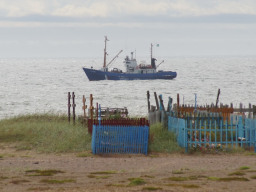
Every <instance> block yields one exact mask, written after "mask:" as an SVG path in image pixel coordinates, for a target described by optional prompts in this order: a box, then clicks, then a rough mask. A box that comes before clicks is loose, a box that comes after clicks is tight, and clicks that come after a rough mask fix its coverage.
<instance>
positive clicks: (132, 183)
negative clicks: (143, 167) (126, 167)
mask: <svg viewBox="0 0 256 192" xmlns="http://www.w3.org/2000/svg"><path fill="white" fill-rule="evenodd" d="M129 181H130V183H129V184H128V186H130V187H131V186H137V185H143V184H145V183H146V182H145V181H144V179H142V178H129Z"/></svg>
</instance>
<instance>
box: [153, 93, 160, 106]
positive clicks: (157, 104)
mask: <svg viewBox="0 0 256 192" xmlns="http://www.w3.org/2000/svg"><path fill="white" fill-rule="evenodd" d="M154 95H155V100H156V108H157V110H159V103H158V98H157V94H156V92H154Z"/></svg>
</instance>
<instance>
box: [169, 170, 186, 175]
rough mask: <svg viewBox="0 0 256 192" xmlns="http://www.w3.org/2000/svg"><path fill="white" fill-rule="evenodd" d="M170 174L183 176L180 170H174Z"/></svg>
mask: <svg viewBox="0 0 256 192" xmlns="http://www.w3.org/2000/svg"><path fill="white" fill-rule="evenodd" d="M172 174H184V171H182V170H175V171H172Z"/></svg>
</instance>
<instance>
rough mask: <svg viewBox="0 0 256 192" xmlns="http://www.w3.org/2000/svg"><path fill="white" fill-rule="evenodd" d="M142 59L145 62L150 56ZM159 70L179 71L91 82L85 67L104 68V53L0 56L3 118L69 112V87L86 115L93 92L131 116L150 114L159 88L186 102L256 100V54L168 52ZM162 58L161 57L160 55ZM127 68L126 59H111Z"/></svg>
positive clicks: (102, 102)
mask: <svg viewBox="0 0 256 192" xmlns="http://www.w3.org/2000/svg"><path fill="white" fill-rule="evenodd" d="M137 60H138V61H142V62H144V60H146V59H145V58H142V59H139V58H137ZM164 60H165V62H164V63H163V64H161V65H160V66H159V69H160V70H170V71H176V72H177V78H176V79H173V80H134V81H125V80H122V81H111V80H104V81H89V80H88V78H87V77H86V75H85V73H84V72H83V70H82V67H93V68H95V69H100V68H101V66H102V63H103V61H102V58H8V59H4V58H0V82H1V84H0V119H4V118H11V117H15V116H20V115H25V114H34V113H56V114H67V111H68V92H74V93H75V103H76V114H77V115H81V114H83V110H82V98H83V95H84V96H85V98H86V104H87V105H88V106H89V105H90V101H89V96H90V94H93V98H94V99H93V103H94V105H96V103H98V104H100V105H101V106H102V107H111V108H112V107H113V108H123V107H126V108H127V109H128V112H129V115H130V116H131V117H141V116H146V115H147V91H149V92H150V104H151V105H156V104H155V99H154V92H156V93H157V94H158V95H159V94H162V96H163V101H164V105H167V102H168V98H169V97H171V98H172V99H173V102H174V103H176V102H177V94H179V96H180V103H181V104H190V105H194V104H195V102H197V104H198V105H206V104H211V103H216V98H217V92H218V89H220V91H221V92H220V96H219V103H223V104H228V105H229V104H230V103H233V105H234V107H239V105H240V103H242V104H243V106H244V107H248V105H249V103H251V104H252V105H256V86H255V81H256V56H194V57H192V56H189V57H185V56H181V57H165V58H164ZM158 61H159V62H160V60H158ZM111 67H116V68H120V69H122V70H124V65H123V62H122V59H118V60H116V61H114V63H113V64H111Z"/></svg>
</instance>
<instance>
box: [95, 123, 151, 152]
mask: <svg viewBox="0 0 256 192" xmlns="http://www.w3.org/2000/svg"><path fill="white" fill-rule="evenodd" d="M148 137H149V126H146V125H145V126H121V125H93V134H92V152H93V154H108V153H111V154H117V153H118V154H119V153H128V154H129V153H130V154H131V153H142V154H145V155H147V151H148Z"/></svg>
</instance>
